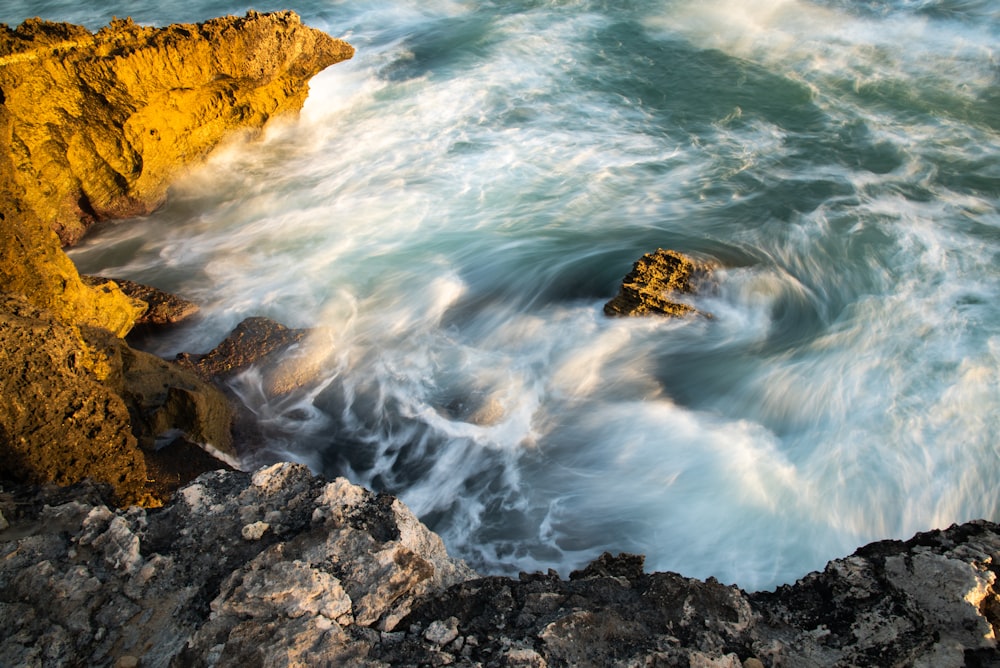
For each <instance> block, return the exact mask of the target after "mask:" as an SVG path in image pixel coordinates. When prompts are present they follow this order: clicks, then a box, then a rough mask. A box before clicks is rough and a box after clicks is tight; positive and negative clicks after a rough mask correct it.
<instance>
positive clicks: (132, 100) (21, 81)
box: [0, 12, 354, 244]
mask: <svg viewBox="0 0 1000 668" xmlns="http://www.w3.org/2000/svg"><path fill="white" fill-rule="evenodd" d="M353 54H354V49H353V48H352V47H351V46H350V45H349V44H347V43H346V42H343V41H340V40H337V39H334V38H332V37H330V36H329V35H326V34H325V33H323V32H320V31H318V30H315V29H312V28H309V27H306V26H304V25H302V23H301V21H300V20H299V17H298V16H297V15H296V14H294V13H293V12H276V13H273V14H258V13H256V12H250V13H248V14H247V15H246V16H245V17H234V16H229V17H223V18H218V19H212V20H210V21H206V22H205V23H200V24H182V25H172V26H169V27H166V28H151V27H146V26H139V25H136V24H135V23H133V22H132V21H131V20H129V19H125V20H115V21H113V22H112V23H111V24H110V25H109V26H107V27H105V28H102V29H101V30H100V31H98V32H97V33H96V34H90V33H89V32H88V31H86V30H84V29H82V28H79V27H77V26H70V25H65V24H51V23H46V22H44V21H39V20H37V19H33V20H29V21H25V22H24V23H23V24H22V25H21V26H19V27H18V28H16V29H14V30H11V29H10V28H8V27H7V26H2V27H0V90H2V91H3V93H2V96H0V99H2V100H3V103H2V104H0V127H2V128H4V129H5V131H4V133H3V134H2V135H0V141H2V142H3V143H4V144H6V146H5V151H4V152H7V153H9V154H10V155H11V157H12V162H13V167H14V172H13V174H12V177H13V178H14V179H15V180H16V181H17V182H18V184H20V186H21V187H22V189H23V198H24V201H25V202H26V203H27V205H28V206H29V207H30V208H31V209H33V210H34V211H35V213H36V214H37V215H38V216H40V217H41V218H42V219H44V220H46V221H49V222H50V223H51V224H52V226H53V229H55V230H56V232H57V233H58V234H59V237H60V238H61V239H62V241H63V243H64V244H69V243H73V242H75V241H76V240H78V239H79V238H80V236H81V235H82V234H83V231H84V230H85V227H86V222H87V221H88V220H95V219H96V220H100V219H105V218H121V217H125V216H129V215H136V214H142V213H147V212H149V211H151V210H152V209H153V208H155V207H156V206H158V205H159V204H160V203H161V202H162V201H163V199H164V197H165V196H166V189H167V186H168V185H169V184H170V182H171V181H172V180H173V179H174V177H175V176H176V175H177V173H178V171H179V170H180V169H182V168H183V167H185V166H187V165H190V164H191V163H193V162H195V161H197V160H199V159H201V158H202V157H204V156H205V155H206V154H207V153H208V152H209V151H210V150H211V149H212V148H214V147H215V146H216V145H218V143H219V142H220V141H222V140H223V139H225V138H226V137H228V136H230V135H231V134H232V132H233V131H234V130H251V131H255V130H259V129H260V128H261V127H263V126H264V124H265V123H266V122H268V121H269V120H270V119H271V118H273V117H275V116H280V115H282V114H286V113H289V112H295V111H298V109H299V108H301V106H302V103H303V102H304V101H305V98H306V95H307V94H308V81H309V79H310V78H311V77H312V76H313V75H315V74H316V73H317V72H319V71H320V70H323V69H324V68H326V67H328V66H329V65H332V64H334V63H336V62H339V61H342V60H345V59H348V58H350V57H351V56H352V55H353Z"/></svg>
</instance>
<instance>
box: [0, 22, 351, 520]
mask: <svg viewBox="0 0 1000 668" xmlns="http://www.w3.org/2000/svg"><path fill="white" fill-rule="evenodd" d="M353 52H354V50H353V48H352V47H351V46H350V45H348V44H346V43H345V42H342V41H340V40H336V39H333V38H331V37H329V36H328V35H326V34H325V33H322V32H320V31H318V30H314V29H312V28H308V27H306V26H304V25H302V23H301V22H300V20H299V18H298V16H297V15H295V14H294V13H291V12H279V13H275V14H258V13H256V12H250V13H248V14H247V15H246V16H245V17H225V18H219V19H213V20H211V21H207V22H205V23H203V24H197V25H195V24H185V25H173V26H170V27H167V28H151V27H144V26H138V25H136V24H134V23H133V22H132V21H130V20H116V21H114V22H113V23H112V24H111V25H109V26H108V27H106V28H104V29H102V30H100V31H98V32H97V33H96V34H92V33H90V32H89V31H88V30H86V29H85V28H82V27H79V26H73V25H69V24H59V23H49V22H45V21H41V20H38V19H32V20H28V21H25V22H24V23H23V24H22V25H21V26H19V27H17V28H16V29H10V28H8V27H7V26H6V25H2V26H0V338H2V339H3V343H4V345H3V350H4V357H3V369H2V370H3V388H2V389H3V398H4V402H3V406H2V410H0V464H2V471H0V473H2V475H3V477H4V478H13V479H17V480H21V481H25V482H32V483H43V482H50V481H51V482H57V483H60V484H69V483H73V482H76V481H79V480H82V479H84V478H88V477H89V478H92V479H94V480H98V481H101V482H104V483H107V484H109V485H111V487H112V489H113V491H114V498H115V500H116V502H118V503H133V502H141V501H144V500H149V495H148V494H147V491H146V490H145V487H146V485H147V483H148V482H153V480H152V479H153V478H157V479H158V480H156V481H155V482H156V483H157V484H158V485H160V488H159V492H158V493H161V492H167V491H169V490H166V489H165V488H163V486H162V483H163V480H164V479H171V480H174V481H175V482H174V487H176V485H177V484H179V483H180V479H179V478H178V477H177V476H175V475H174V471H172V470H169V468H170V467H169V465H168V464H167V463H165V462H168V461H169V459H164V458H163V457H158V456H154V454H157V453H154V450H157V449H158V448H159V447H160V446H161V445H162V444H163V443H164V442H166V441H169V440H171V439H176V438H178V437H181V438H183V439H186V442H187V444H188V445H192V444H198V445H200V446H202V447H204V448H206V449H207V450H208V451H209V452H211V453H213V454H214V455H217V456H220V457H221V458H222V459H223V460H225V461H226V462H229V463H232V462H234V461H235V459H236V458H235V453H234V450H233V442H232V435H231V431H230V428H231V424H232V414H231V412H232V411H231V408H230V406H229V404H228V402H227V399H226V397H225V396H223V395H222V394H221V392H219V391H218V390H217V389H216V388H214V387H212V386H211V385H210V384H209V383H207V382H205V381H203V380H202V379H200V378H199V377H198V376H197V375H196V374H195V373H192V372H191V371H190V370H186V369H182V368H180V367H179V366H177V365H173V364H169V363H167V362H165V361H163V360H159V359H157V358H155V357H153V356H152V355H147V354H145V353H141V352H138V351H135V350H132V349H131V348H129V347H128V346H127V345H125V343H124V342H123V341H121V339H120V338H119V337H124V336H125V335H126V334H127V333H128V332H129V331H130V330H131V329H132V327H133V326H134V325H135V323H136V322H139V321H140V318H145V317H153V318H161V319H164V318H165V319H168V320H169V319H171V318H176V317H180V315H178V313H179V311H178V309H179V310H180V311H184V312H189V311H190V310H191V309H190V308H189V307H183V306H177V305H176V304H173V305H171V306H170V307H169V309H168V312H167V313H165V314H164V313H161V311H163V309H162V308H159V307H157V308H158V310H156V309H150V308H149V307H148V305H147V304H146V303H145V302H144V299H143V298H144V297H145V296H146V295H148V294H149V293H148V292H146V291H138V292H137V291H136V290H130V291H129V292H130V293H131V295H140V297H139V298H136V297H134V296H130V294H129V293H126V292H124V291H123V290H122V289H121V288H120V287H119V286H118V285H117V284H116V283H115V282H114V281H111V280H105V279H88V280H86V281H85V280H82V279H81V277H80V275H79V273H78V272H77V270H76V268H75V267H74V265H73V263H72V262H71V261H70V260H69V258H68V257H67V256H66V255H65V253H63V251H62V249H61V246H62V245H65V244H70V243H73V242H75V241H77V240H78V239H79V238H80V237H81V236H82V234H83V233H84V231H85V230H86V227H87V225H88V224H89V223H91V222H93V221H95V220H100V219H104V218H116V217H122V216H128V215H132V214H138V213H144V212H148V211H150V210H152V209H153V208H155V207H156V206H158V205H159V204H160V203H161V202H162V201H163V199H164V197H165V196H166V191H167V187H168V186H169V184H170V182H171V181H172V180H173V179H174V178H175V177H176V176H177V174H178V173H179V172H180V171H181V170H183V169H184V168H185V167H187V166H189V165H192V164H194V163H196V162H198V161H199V160H201V159H202V158H203V157H204V156H205V155H206V154H207V153H208V152H209V151H211V150H212V149H213V148H214V147H216V146H217V145H218V144H219V143H220V142H222V141H224V140H225V139H226V138H227V137H232V136H234V134H238V133H240V132H256V131H258V130H259V129H261V128H262V127H263V126H264V125H265V124H266V123H267V122H268V121H269V120H271V119H274V118H278V117H281V116H283V115H287V114H292V113H294V112H296V111H298V109H299V108H300V107H301V106H302V103H303V102H304V101H305V99H306V96H307V94H308V80H309V79H310V78H311V77H312V76H313V75H315V74H316V73H318V72H319V71H320V70H322V69H324V68H326V67H327V66H329V65H331V64H333V63H335V62H338V61H341V60H344V59H346V58H350V57H351V56H352V55H353ZM132 287H135V286H132ZM170 309H172V310H170ZM151 312H152V316H150V313H151ZM192 447H194V446H192ZM140 448H141V449H140ZM151 458H152V459H151ZM188 459H189V458H188ZM144 460H145V463H144ZM153 460H156V461H157V462H158V463H157V464H156V467H155V468H156V471H157V473H156V475H153V474H152V473H151V472H150V471H147V468H146V465H145V464H147V463H149V462H150V461H153ZM182 463H183V462H182ZM218 465H221V463H220V462H218V461H216V462H215V465H214V466H213V468H214V467H215V466H218ZM164 466H167V470H164V468H163V467H164ZM201 470H205V469H204V468H201ZM147 474H149V478H150V479H149V480H147ZM154 502H155V500H154Z"/></svg>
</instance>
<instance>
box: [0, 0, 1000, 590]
mask: <svg viewBox="0 0 1000 668" xmlns="http://www.w3.org/2000/svg"><path fill="white" fill-rule="evenodd" d="M284 7H287V8H291V9H294V10H296V11H297V12H299V13H300V14H301V15H302V17H303V19H304V20H305V22H306V23H308V24H310V25H313V26H315V27H318V28H320V29H322V30H325V31H327V32H329V33H330V34H332V35H334V36H338V37H343V38H345V39H347V40H348V41H350V42H351V43H352V44H354V45H355V47H357V55H356V56H355V58H354V59H353V60H352V61H350V62H347V63H342V64H338V65H336V66H334V67H332V68H330V69H328V70H327V71H325V72H323V73H322V74H320V75H318V76H317V77H316V78H315V79H313V81H312V83H311V92H310V96H309V99H308V101H307V103H306V106H305V109H304V110H303V112H302V114H301V116H300V117H299V118H298V119H297V120H292V121H287V122H284V123H279V124H276V125H274V126H272V127H271V128H270V129H269V131H268V132H267V133H266V134H265V136H264V137H262V138H261V139H259V140H258V141H255V142H252V143H247V142H245V141H235V142H234V143H232V144H231V145H229V146H227V147H226V148H225V149H224V150H222V151H220V152H218V153H217V154H215V155H214V157H213V158H212V159H211V160H210V161H209V163H208V164H207V165H205V166H204V167H203V168H201V169H199V170H198V171H197V172H196V173H194V174H191V175H189V176H188V177H187V178H185V179H182V181H181V182H180V183H178V184H177V185H176V187H175V188H174V190H173V191H172V194H171V199H170V201H169V203H168V204H167V205H166V206H165V207H164V208H163V209H161V210H160V211H158V212H156V213H155V214H153V215H151V216H149V217H147V218H143V219H138V220H129V221H124V222H121V223H118V224H113V225H106V226H104V227H103V228H102V229H100V230H99V232H97V233H95V234H94V235H92V236H90V237H88V238H87V239H86V241H85V242H84V243H83V244H82V245H81V246H80V247H78V248H77V249H75V250H73V251H72V253H71V255H72V257H73V259H74V260H75V262H76V263H77V264H78V266H79V267H80V269H81V270H82V271H85V272H89V273H102V274H106V275H112V276H118V277H121V278H129V279H134V280H137V281H142V282H147V283H150V284H153V285H156V286H158V287H161V288H164V289H166V290H171V291H174V292H176V293H178V294H180V295H182V296H185V297H187V298H189V299H192V300H194V301H196V302H198V303H199V304H201V306H202V309H203V311H202V313H203V318H202V320H201V321H200V322H199V324H198V326H197V327H191V328H181V329H179V330H177V331H176V332H174V333H172V334H171V335H168V336H165V337H163V338H162V339H160V340H157V341H155V342H154V343H153V344H152V345H153V349H154V351H155V352H157V353H159V354H162V355H165V356H171V355H173V354H175V353H177V352H179V351H189V352H204V351H205V350H207V349H209V348H211V347H212V346H214V345H215V344H216V343H218V341H219V340H221V339H222V338H223V337H224V336H225V334H226V333H227V332H228V331H229V330H230V329H231V328H232V327H233V326H234V325H236V324H237V323H238V322H239V321H240V320H241V319H243V318H245V317H247V316H253V315H262V316H269V317H271V318H274V319H276V320H279V321H281V322H283V323H285V324H287V325H290V326H294V327H310V328H316V329H315V332H316V333H315V334H314V336H313V339H312V340H311V341H310V342H309V345H308V346H306V349H307V350H308V351H309V352H308V354H309V355H311V356H313V358H314V359H313V360H312V361H313V362H314V363H315V364H316V366H317V368H318V369H319V371H318V375H317V376H315V377H314V378H313V379H312V381H311V382H309V383H307V384H306V386H304V387H302V388H300V389H299V390H297V391H295V392H293V393H291V394H286V395H283V396H273V395H268V394H267V393H266V392H264V391H263V389H262V388H263V387H264V385H263V382H262V376H261V374H260V373H258V372H256V371H251V372H248V373H246V374H244V375H243V376H241V377H239V378H237V379H235V380H234V381H233V388H234V389H235V390H236V391H237V392H238V393H239V394H240V395H241V396H243V397H244V399H245V401H246V403H247V404H248V405H249V406H250V407H251V409H252V410H253V411H254V412H255V413H256V414H257V415H258V417H259V418H260V420H261V422H262V425H263V429H264V431H265V433H266V434H267V436H268V444H267V451H268V452H269V453H270V455H269V456H273V457H282V458H290V459H294V460H298V461H302V462H305V463H308V464H309V465H310V466H311V467H312V468H314V469H315V470H317V471H322V472H324V473H326V474H329V475H345V476H347V477H349V478H350V479H352V480H353V481H355V482H358V483H363V484H365V485H368V486H371V487H373V488H375V489H378V490H388V491H390V492H392V493H394V494H397V495H399V496H400V497H401V498H402V499H403V500H404V501H405V502H406V503H407V504H409V505H410V506H411V507H412V508H413V509H414V510H415V511H416V512H417V513H418V514H419V515H420V516H421V517H422V518H423V519H424V520H425V521H426V522H428V523H429V525H430V526H431V527H432V528H434V529H435V530H436V531H438V532H439V533H440V534H441V535H442V536H443V538H444V540H445V542H446V543H447V545H448V547H449V549H450V550H451V551H452V553H453V554H455V555H457V556H461V557H464V558H465V559H467V560H468V561H469V562H470V564H471V565H473V566H474V567H475V568H477V569H479V570H480V571H481V572H484V573H516V572H517V571H519V570H535V569H545V568H555V569H557V570H558V571H560V572H561V573H563V574H566V573H567V572H568V571H570V570H572V569H573V568H577V567H580V566H581V565H582V564H584V563H586V562H587V561H588V560H589V559H591V558H593V557H595V556H597V555H598V554H600V553H601V552H602V551H604V550H610V551H613V552H619V551H629V552H636V553H642V554H645V555H646V557H647V561H646V565H647V568H648V569H650V570H673V571H679V572H681V573H683V574H685V575H689V576H697V577H707V576H715V577H717V578H719V579H720V580H722V581H724V582H727V583H736V584H738V585H740V586H742V587H745V588H748V589H759V588H770V587H774V586H776V585H778V584H781V583H785V582H790V581H793V580H795V579H796V578H798V577H800V576H802V575H803V574H805V573H806V572H808V571H810V570H813V569H817V568H821V567H822V565H823V564H824V563H825V562H826V561H827V560H829V559H831V558H834V557H837V556H843V555H845V554H848V553H850V552H851V551H852V550H853V549H854V548H855V547H857V546H859V545H861V544H863V543H866V542H868V541H872V540H875V539H881V538H903V537H908V536H909V535H911V534H912V533H914V532H916V531H919V530H926V529H930V528H933V527H943V526H947V525H948V524H950V523H953V522H960V521H964V520H969V519H973V518H987V519H992V520H998V519H1000V497H998V494H997V488H998V485H1000V436H998V434H1000V213H998V202H1000V52H998V46H1000V4H998V3H996V2H994V1H992V0H989V1H988V0H981V1H976V0H965V1H963V0H872V1H865V2H848V1H846V0H815V1H812V2H810V1H808V0H759V1H757V2H742V1H737V0H720V1H718V2H703V1H694V0H660V1H652V0H633V1H631V2H615V3H610V2H602V1H600V0H563V1H558V0H548V1H544V0H537V1H529V0H514V1H510V2H492V3H491V2H463V1H460V0H431V1H426V0H420V1H417V0H378V1H376V0H358V1H352V0H346V1H335V0H288V1H287V2H278V3H275V2H270V1H269V2H267V3H265V4H258V5H254V6H253V8H255V9H258V10H269V9H277V8H284ZM248 8H249V6H248V5H245V4H242V3H240V2H230V1H227V0H202V1H200V2H198V1H196V2H183V3H182V2H174V1H171V0H163V1H159V2H155V3H154V2H124V1H114V0H108V1H105V2H101V3H88V4H87V5H83V4H81V3H78V2H65V1H64V0H53V1H48V2H47V1H40V0H6V1H5V2H4V3H3V7H2V8H0V20H2V21H6V22H8V23H12V24H14V23H18V22H19V21H20V20H22V19H23V18H25V17H27V16H32V15H36V14H40V15H42V16H43V17H45V18H49V19H55V20H64V21H71V22H78V23H83V24H85V25H87V26H89V27H91V28H97V27H99V26H101V25H103V24H105V23H107V22H108V21H109V20H110V19H111V18H112V16H116V15H117V16H126V15H131V16H132V17H133V18H134V19H135V20H136V21H139V22H143V23H149V24H155V25H163V24H166V23H169V22H176V21H187V22H190V21H197V20H204V19H207V18H209V17H211V16H215V15H220V14H226V13H236V14H242V13H243V12H245V11H246V10H247V9H248ZM660 247H662V248H672V249H676V250H679V251H682V252H685V253H688V254H690V255H692V256H694V257H697V258H701V259H704V260H709V261H712V262H714V263H715V264H717V265H718V269H717V270H716V271H715V272H714V273H713V274H712V277H711V279H710V280H709V281H708V282H707V284H706V285H705V286H703V288H702V290H701V292H700V293H699V294H698V295H697V296H695V297H693V298H692V303H693V305H694V306H695V307H696V308H697V309H698V310H699V311H701V312H704V313H708V314H711V316H712V317H711V318H708V317H695V318H688V319H681V320H673V319H659V318H642V319H609V318H607V317H605V316H604V314H603V312H602V306H603V304H604V302H605V301H606V300H607V299H609V298H610V297H612V296H613V295H614V294H615V292H616V290H617V286H618V284H619V282H620V280H621V278H622V277H623V276H624V274H625V273H627V272H628V271H629V269H630V268H631V265H632V263H633V262H634V261H635V260H636V259H638V258H639V256H641V255H642V254H644V253H647V252H650V251H653V250H655V249H656V248H660ZM298 352H300V353H301V350H299V351H298Z"/></svg>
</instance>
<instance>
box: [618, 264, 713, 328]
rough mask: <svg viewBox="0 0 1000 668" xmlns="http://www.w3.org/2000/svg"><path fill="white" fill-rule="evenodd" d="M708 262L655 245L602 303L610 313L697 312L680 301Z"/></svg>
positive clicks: (620, 314)
mask: <svg viewBox="0 0 1000 668" xmlns="http://www.w3.org/2000/svg"><path fill="white" fill-rule="evenodd" d="M708 269H709V266H708V265H707V264H704V263H700V262H697V261H695V260H693V259H691V258H689V257H687V256H686V255H683V254H681V253H678V252H677V251H673V250H663V249H662V248H660V249H658V250H657V251H656V252H654V253H647V254H646V255H643V256H642V257H641V258H639V259H638V260H637V261H636V263H635V264H634V265H633V266H632V271H630V272H629V273H628V274H627V275H626V276H625V278H624V279H623V280H622V285H621V288H620V289H619V291H618V294H617V295H615V297H614V299H612V300H611V301H609V302H608V303H607V304H605V305H604V313H605V315H609V316H622V315H667V316H674V317H681V316H686V315H691V314H694V313H696V312H697V311H696V310H695V308H694V307H693V306H691V305H689V304H686V303H684V302H683V301H681V300H682V299H683V298H684V295H690V294H692V293H694V292H695V282H696V280H697V279H698V278H699V277H700V276H702V275H704V274H706V273H707V271H708Z"/></svg>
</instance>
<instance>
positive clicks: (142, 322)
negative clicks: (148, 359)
mask: <svg viewBox="0 0 1000 668" xmlns="http://www.w3.org/2000/svg"><path fill="white" fill-rule="evenodd" d="M80 278H81V279H83V282H84V283H85V284H87V285H89V286H97V285H104V284H106V283H107V282H109V281H111V282H113V283H115V284H116V285H117V286H118V287H119V288H121V291H122V292H124V293H125V294H126V295H127V296H128V297H131V298H132V299H136V300H139V301H140V302H142V303H144V304H146V310H145V311H144V312H143V313H141V314H140V315H139V316H138V317H137V318H136V320H135V325H136V326H137V327H138V326H147V327H162V326H164V325H175V324H177V323H179V322H182V321H184V320H187V319H188V318H190V317H191V316H193V315H194V314H196V313H197V312H198V310H199V308H198V305H197V304H195V303H194V302H190V301H188V300H186V299H184V298H182V297H178V296H177V295H175V294H171V293H169V292H164V291H163V290H160V289H159V288H154V287H153V286H151V285H144V284H142V283H136V282H135V281H129V280H127V279H124V278H108V277H105V276H80Z"/></svg>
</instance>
